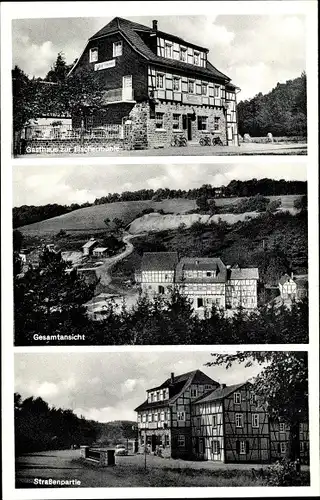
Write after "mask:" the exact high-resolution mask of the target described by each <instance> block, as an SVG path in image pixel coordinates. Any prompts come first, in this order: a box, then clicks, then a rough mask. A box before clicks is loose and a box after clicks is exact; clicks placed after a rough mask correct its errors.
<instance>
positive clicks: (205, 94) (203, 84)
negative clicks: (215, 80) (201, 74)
mask: <svg viewBox="0 0 320 500" xmlns="http://www.w3.org/2000/svg"><path fill="white" fill-rule="evenodd" d="M204 87H205V88H206V92H205V93H204V92H203V89H204ZM208 90H209V85H208V84H207V83H206V82H201V95H203V96H207V95H208Z"/></svg>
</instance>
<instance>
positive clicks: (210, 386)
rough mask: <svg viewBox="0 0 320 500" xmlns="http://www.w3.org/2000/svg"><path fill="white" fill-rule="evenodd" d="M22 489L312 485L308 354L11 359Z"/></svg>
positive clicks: (27, 356) (44, 355) (197, 353)
mask: <svg viewBox="0 0 320 500" xmlns="http://www.w3.org/2000/svg"><path fill="white" fill-rule="evenodd" d="M14 396H15V398H14V405H15V408H14V411H15V457H16V459H15V475H16V478H15V480H16V488H28V489H30V488H48V487H49V488H53V487H57V488H62V487H66V488H70V487H108V488H110V487H209V486H219V487H223V486H245V487H247V486H267V487H268V486H309V485H310V476H309V424H308V355H307V353H306V352H289V351H242V352H234V351H233V352H232V353H231V352H219V353H217V352H216V353H215V352H211V351H193V352H191V351H190V352H189V351H185V350H184V351H173V352H156V351H151V352H146V351H143V352H142V351H141V352H138V351H134V352H132V350H131V351H130V352H127V351H122V352H116V353H115V352H100V353H99V352H86V353H68V354H67V353H61V352H60V353H52V352H51V353H37V354H35V353H16V354H15V395H14Z"/></svg>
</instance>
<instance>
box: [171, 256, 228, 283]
mask: <svg viewBox="0 0 320 500" xmlns="http://www.w3.org/2000/svg"><path fill="white" fill-rule="evenodd" d="M184 270H199V271H216V276H211V277H206V278H202V277H200V278H184V277H183V271H184ZM204 280H205V283H225V282H226V280H227V268H226V266H225V265H224V263H223V262H222V260H221V259H219V258H216V257H183V258H182V259H181V260H180V261H179V263H178V265H177V269H176V281H177V282H179V281H180V282H181V281H184V282H186V283H198V282H201V283H202V282H204Z"/></svg>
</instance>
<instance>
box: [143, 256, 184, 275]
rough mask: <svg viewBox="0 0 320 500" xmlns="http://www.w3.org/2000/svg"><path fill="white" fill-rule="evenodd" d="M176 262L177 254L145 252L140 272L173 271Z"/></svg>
mask: <svg viewBox="0 0 320 500" xmlns="http://www.w3.org/2000/svg"><path fill="white" fill-rule="evenodd" d="M177 262H178V253H177V252H145V253H144V254H143V257H142V262H141V271H153V270H154V271H174V270H175V267H176V265H177Z"/></svg>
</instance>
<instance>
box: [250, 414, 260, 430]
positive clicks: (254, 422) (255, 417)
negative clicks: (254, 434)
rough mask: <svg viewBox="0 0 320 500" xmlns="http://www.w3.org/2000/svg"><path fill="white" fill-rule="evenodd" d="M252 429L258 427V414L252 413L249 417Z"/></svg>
mask: <svg viewBox="0 0 320 500" xmlns="http://www.w3.org/2000/svg"><path fill="white" fill-rule="evenodd" d="M251 422H252V427H255V428H257V427H259V414H258V413H253V414H252V417H251Z"/></svg>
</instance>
